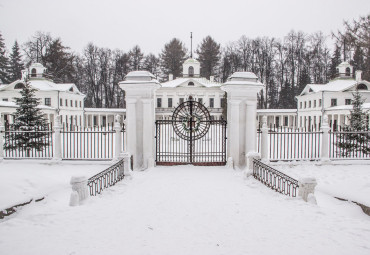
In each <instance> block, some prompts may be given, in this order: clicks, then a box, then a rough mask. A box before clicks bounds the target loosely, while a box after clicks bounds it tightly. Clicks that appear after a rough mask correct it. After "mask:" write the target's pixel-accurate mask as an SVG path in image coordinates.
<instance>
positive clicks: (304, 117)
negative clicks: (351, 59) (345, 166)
mask: <svg viewBox="0 0 370 255" xmlns="http://www.w3.org/2000/svg"><path fill="white" fill-rule="evenodd" d="M337 75H338V77H337V78H335V79H333V80H331V81H329V83H327V84H307V85H306V87H305V88H304V89H303V91H302V92H301V94H300V95H299V96H297V97H296V98H297V104H298V105H297V118H298V119H297V120H298V123H297V126H298V127H300V128H307V129H311V128H314V129H318V128H320V127H321V123H322V119H323V116H324V115H328V121H329V125H330V127H331V128H332V129H333V130H336V129H337V128H338V127H339V126H342V125H344V124H348V117H349V115H350V110H351V109H352V106H351V104H352V100H353V93H354V92H356V90H358V91H359V92H360V93H361V95H362V97H363V99H364V100H365V103H364V105H363V106H364V109H365V110H366V109H367V108H370V104H369V103H370V83H369V82H368V81H365V80H362V79H361V71H357V72H356V78H355V79H354V78H352V77H353V67H352V66H351V65H350V64H349V63H347V62H343V63H341V64H340V65H339V66H338V68H337Z"/></svg>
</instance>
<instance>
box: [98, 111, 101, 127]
mask: <svg viewBox="0 0 370 255" xmlns="http://www.w3.org/2000/svg"><path fill="white" fill-rule="evenodd" d="M98 127H99V128H100V127H101V116H100V114H98Z"/></svg>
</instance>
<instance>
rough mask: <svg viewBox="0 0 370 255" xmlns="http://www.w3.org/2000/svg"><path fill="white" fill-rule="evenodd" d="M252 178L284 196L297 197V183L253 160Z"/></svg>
mask: <svg viewBox="0 0 370 255" xmlns="http://www.w3.org/2000/svg"><path fill="white" fill-rule="evenodd" d="M253 177H254V178H255V179H257V180H258V181H260V182H262V183H263V184H264V185H266V186H267V187H269V188H271V189H273V190H275V191H276V192H279V193H281V194H284V195H288V196H291V197H296V196H297V189H298V188H299V185H298V181H297V180H295V179H293V178H292V177H290V176H288V175H286V174H283V173H282V172H279V171H278V170H276V169H274V168H272V167H270V166H268V165H266V164H264V163H262V162H261V161H260V160H258V159H253Z"/></svg>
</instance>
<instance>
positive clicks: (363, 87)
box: [357, 84, 368, 90]
mask: <svg viewBox="0 0 370 255" xmlns="http://www.w3.org/2000/svg"><path fill="white" fill-rule="evenodd" d="M357 89H358V90H368V88H367V86H366V85H365V84H358V85H357Z"/></svg>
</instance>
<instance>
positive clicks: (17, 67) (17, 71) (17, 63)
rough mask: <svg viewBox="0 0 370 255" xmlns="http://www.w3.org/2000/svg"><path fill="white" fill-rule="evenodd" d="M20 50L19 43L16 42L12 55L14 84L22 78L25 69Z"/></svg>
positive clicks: (11, 69)
mask: <svg viewBox="0 0 370 255" xmlns="http://www.w3.org/2000/svg"><path fill="white" fill-rule="evenodd" d="M19 50H20V49H19V45H18V42H17V41H15V42H14V45H13V48H12V54H10V80H11V81H12V82H13V81H15V80H19V79H21V78H22V70H23V69H24V65H23V63H22V56H21V53H20V51H19Z"/></svg>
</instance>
